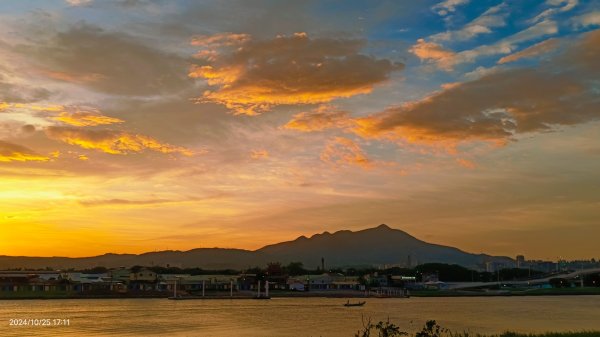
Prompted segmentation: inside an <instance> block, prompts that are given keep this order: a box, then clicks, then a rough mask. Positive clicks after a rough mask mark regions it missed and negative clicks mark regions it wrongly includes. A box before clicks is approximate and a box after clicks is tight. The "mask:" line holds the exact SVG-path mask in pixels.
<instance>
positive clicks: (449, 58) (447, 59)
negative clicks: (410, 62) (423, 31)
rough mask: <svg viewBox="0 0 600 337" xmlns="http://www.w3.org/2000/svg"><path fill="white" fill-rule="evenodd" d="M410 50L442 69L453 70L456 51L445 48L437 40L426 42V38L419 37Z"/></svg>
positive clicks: (422, 59)
mask: <svg viewBox="0 0 600 337" xmlns="http://www.w3.org/2000/svg"><path fill="white" fill-rule="evenodd" d="M409 51H410V52H411V53H413V54H415V55H416V56H417V57H418V58H419V59H420V60H421V61H427V62H433V63H435V64H436V65H437V66H438V67H439V68H441V69H444V70H452V68H453V67H454V63H455V56H456V53H454V52H453V51H451V50H447V49H444V48H443V47H442V46H441V45H439V44H437V43H435V42H425V40H424V39H418V40H417V43H416V44H415V45H414V46H412V48H410V49H409Z"/></svg>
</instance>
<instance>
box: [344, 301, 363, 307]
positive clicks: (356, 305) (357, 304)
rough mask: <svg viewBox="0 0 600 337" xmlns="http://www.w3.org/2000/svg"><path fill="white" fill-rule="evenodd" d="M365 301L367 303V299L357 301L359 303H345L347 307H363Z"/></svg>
mask: <svg viewBox="0 0 600 337" xmlns="http://www.w3.org/2000/svg"><path fill="white" fill-rule="evenodd" d="M365 303H367V302H366V301H362V302H357V303H350V301H348V302H346V303H344V306H345V307H362V306H363V305H365Z"/></svg>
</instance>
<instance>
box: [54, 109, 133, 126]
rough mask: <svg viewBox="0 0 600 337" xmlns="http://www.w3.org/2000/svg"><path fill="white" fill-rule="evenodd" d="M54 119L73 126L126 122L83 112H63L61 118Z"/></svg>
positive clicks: (91, 112) (90, 112) (94, 112)
mask: <svg viewBox="0 0 600 337" xmlns="http://www.w3.org/2000/svg"><path fill="white" fill-rule="evenodd" d="M52 119H54V120H57V121H60V122H63V123H65V124H69V125H73V126H96V125H107V124H115V123H123V122H124V121H123V120H121V119H118V118H113V117H108V116H104V115H102V114H100V113H98V112H96V111H81V110H77V111H75V112H67V111H63V112H61V113H60V115H59V116H57V117H53V118H52Z"/></svg>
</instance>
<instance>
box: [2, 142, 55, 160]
mask: <svg viewBox="0 0 600 337" xmlns="http://www.w3.org/2000/svg"><path fill="white" fill-rule="evenodd" d="M48 160H50V158H48V157H46V156H42V155H39V154H36V153H34V152H33V151H31V150H30V149H28V148H26V147H24V146H20V145H16V144H12V143H8V142H5V141H1V140H0V162H11V161H48Z"/></svg>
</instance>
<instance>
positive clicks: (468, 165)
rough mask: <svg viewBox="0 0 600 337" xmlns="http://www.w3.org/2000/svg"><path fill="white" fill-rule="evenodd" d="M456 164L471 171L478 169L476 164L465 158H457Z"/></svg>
mask: <svg viewBox="0 0 600 337" xmlns="http://www.w3.org/2000/svg"><path fill="white" fill-rule="evenodd" d="M456 163H457V164H458V165H460V166H462V167H464V168H468V169H470V170H472V169H475V168H476V167H477V165H476V164H475V163H474V162H472V161H470V160H468V159H464V158H456Z"/></svg>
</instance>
